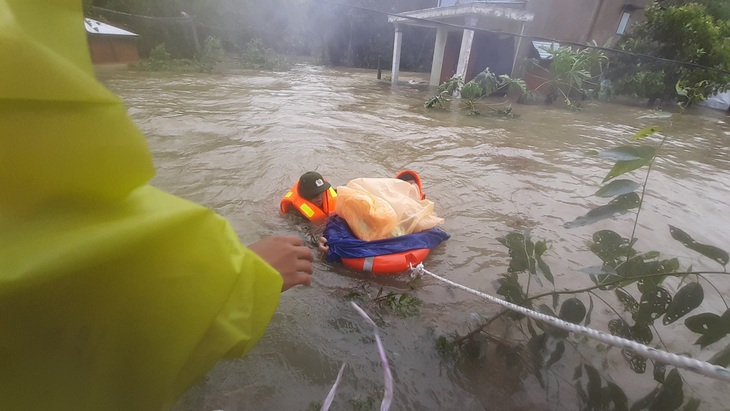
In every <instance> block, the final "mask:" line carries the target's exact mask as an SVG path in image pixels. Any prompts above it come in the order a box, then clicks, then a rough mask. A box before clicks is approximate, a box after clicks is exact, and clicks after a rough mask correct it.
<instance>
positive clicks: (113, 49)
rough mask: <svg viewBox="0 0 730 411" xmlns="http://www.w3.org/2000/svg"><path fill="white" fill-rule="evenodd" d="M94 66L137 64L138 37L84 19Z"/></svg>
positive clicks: (116, 28) (107, 25)
mask: <svg viewBox="0 0 730 411" xmlns="http://www.w3.org/2000/svg"><path fill="white" fill-rule="evenodd" d="M84 26H86V35H87V38H88V40H89V51H90V52H91V62H92V63H94V64H131V63H137V62H139V51H138V50H137V39H138V38H139V36H138V35H136V34H134V33H132V32H129V31H126V30H123V29H120V28H118V27H114V26H111V25H109V24H106V23H102V22H100V21H96V20H92V19H89V18H86V19H84Z"/></svg>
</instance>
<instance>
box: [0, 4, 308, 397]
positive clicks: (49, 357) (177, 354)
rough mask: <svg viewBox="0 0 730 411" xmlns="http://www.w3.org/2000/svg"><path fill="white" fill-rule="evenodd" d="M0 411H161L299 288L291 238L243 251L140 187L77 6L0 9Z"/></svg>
mask: <svg viewBox="0 0 730 411" xmlns="http://www.w3.org/2000/svg"><path fill="white" fill-rule="evenodd" d="M0 61H2V64H0V410H75V411H78V410H125V411H128V410H164V409H169V408H171V407H173V406H174V405H175V403H176V401H177V400H178V397H179V396H180V395H181V394H182V393H183V392H184V391H185V390H186V389H187V388H188V387H190V386H191V385H192V384H193V383H194V382H195V381H196V380H197V379H198V378H200V377H201V376H203V375H204V374H205V373H206V372H207V371H208V370H209V369H210V368H211V367H212V366H213V365H214V364H215V363H216V362H217V361H219V360H220V359H222V358H224V357H231V356H240V355H243V354H245V353H246V352H248V351H249V350H250V349H251V348H252V347H253V346H254V345H255V344H256V342H257V341H258V340H259V339H260V338H261V336H262V335H263V333H264V331H265V329H266V327H267V325H268V323H269V321H270V319H271V317H272V315H273V313H274V311H275V310H276V307H277V305H278V302H279V295H280V293H281V292H282V291H283V290H285V289H287V288H289V287H291V286H293V285H297V284H309V281H310V275H311V273H312V262H311V260H312V253H311V251H310V250H309V249H308V248H307V247H305V246H303V245H302V242H301V240H300V239H299V238H297V237H270V238H265V239H263V240H261V241H259V242H257V243H256V244H254V245H252V246H251V247H250V248H247V247H244V246H243V245H241V243H240V240H239V238H238V236H237V235H236V233H235V232H234V231H233V229H232V228H231V226H230V225H229V223H228V222H227V221H226V220H224V219H223V218H222V217H220V216H218V215H216V214H215V213H214V212H212V211H211V210H209V209H207V208H205V207H202V206H199V205H197V204H194V203H191V202H188V201H186V200H183V199H181V198H178V197H175V196H173V195H170V194H167V193H165V192H162V191H160V190H158V189H156V188H154V187H151V186H149V185H147V181H148V180H149V179H150V178H151V177H152V175H153V173H154V169H153V165H152V161H151V155H150V152H149V150H148V148H147V145H146V142H145V139H144V137H143V136H142V135H141V134H140V132H139V131H138V129H137V128H136V127H135V125H134V124H133V123H132V121H131V119H130V118H129V117H128V116H127V114H126V110H125V109H124V106H123V104H122V103H121V101H120V100H119V99H118V98H117V97H116V96H114V95H113V94H112V93H110V92H109V91H107V90H106V89H105V88H104V87H103V86H101V85H100V84H99V83H98V82H97V81H96V80H95V78H94V74H93V70H92V65H91V61H90V58H89V52H88V45H87V40H86V34H85V31H84V23H83V15H82V11H81V1H80V0H0Z"/></svg>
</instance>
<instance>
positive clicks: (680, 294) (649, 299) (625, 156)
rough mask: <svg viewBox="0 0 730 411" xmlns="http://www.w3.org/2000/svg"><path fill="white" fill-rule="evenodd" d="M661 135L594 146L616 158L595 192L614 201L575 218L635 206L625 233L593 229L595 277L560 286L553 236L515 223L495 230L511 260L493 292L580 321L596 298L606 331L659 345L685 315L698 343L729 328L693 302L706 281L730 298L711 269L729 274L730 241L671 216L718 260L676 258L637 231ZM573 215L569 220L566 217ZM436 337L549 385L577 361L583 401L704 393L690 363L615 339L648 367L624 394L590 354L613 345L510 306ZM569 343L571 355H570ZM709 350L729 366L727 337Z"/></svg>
mask: <svg viewBox="0 0 730 411" xmlns="http://www.w3.org/2000/svg"><path fill="white" fill-rule="evenodd" d="M658 132H660V129H659V128H656V127H652V128H647V129H643V130H641V131H639V132H637V133H636V134H635V135H634V136H633V137H632V140H633V141H634V142H638V141H640V140H644V139H646V138H647V137H649V136H652V135H656V133H658ZM664 140H665V137H664V138H661V140H660V141H659V142H658V143H656V144H653V145H647V144H644V145H637V144H630V145H625V146H621V147H617V148H614V149H610V150H606V151H604V152H602V153H599V156H600V157H601V158H603V159H608V160H613V161H614V164H613V167H612V168H611V170H610V171H609V172H608V173H607V174H606V177H605V178H604V179H603V181H602V184H605V185H604V186H603V187H601V188H600V189H599V190H598V191H597V192H596V193H595V195H596V196H598V197H600V198H611V197H613V199H612V200H611V201H610V202H609V204H612V203H613V204H614V206H613V207H612V208H611V209H610V211H609V212H606V211H605V210H603V211H598V212H596V210H601V207H605V206H601V207H598V208H597V209H594V210H592V211H591V212H589V213H588V214H587V215H586V216H583V217H581V218H579V219H576V221H580V225H588V224H592V223H594V222H596V221H598V220H600V219H604V218H608V217H611V216H614V215H616V214H621V213H625V212H627V211H629V210H630V209H636V216H635V218H634V223H633V229H632V230H631V232H630V234H628V235H621V234H619V233H618V232H616V231H613V230H599V231H597V232H595V233H594V234H593V238H592V242H591V243H590V245H589V248H590V251H591V252H592V253H593V254H594V255H595V256H596V257H598V259H599V260H600V261H601V263H600V264H599V265H597V266H594V267H589V268H586V269H585V270H584V271H586V272H587V273H589V276H590V279H591V280H592V281H593V284H594V285H593V286H587V287H584V288H580V289H575V288H567V289H565V288H562V287H561V286H560V285H559V284H556V279H555V277H554V275H553V273H552V272H551V270H550V267H549V266H548V264H547V263H546V261H545V259H544V256H545V255H546V253H548V252H549V250H550V242H549V241H547V240H538V241H536V240H533V239H532V238H531V236H530V233H529V232H512V233H509V234H507V235H505V236H504V237H501V238H499V242H500V243H501V244H502V245H504V246H505V247H506V248H507V249H508V253H509V257H510V262H509V267H508V268H507V273H506V274H503V275H502V276H501V278H500V279H499V280H498V289H497V294H499V295H501V296H502V297H503V298H504V299H505V300H507V301H509V302H512V303H514V304H518V305H520V306H523V307H527V308H530V309H534V310H537V311H539V312H541V313H543V314H547V315H550V316H553V317H558V318H561V319H563V320H564V321H567V322H570V323H574V324H582V325H585V326H589V325H590V324H591V316H592V313H593V312H594V310H596V309H597V308H596V304H602V305H603V306H604V307H606V309H608V310H610V312H612V313H613V316H614V318H613V319H611V320H610V321H609V322H608V331H609V332H610V333H611V334H613V335H615V336H619V337H622V338H625V339H628V340H632V341H636V342H638V343H641V344H645V345H649V346H651V347H656V348H659V349H662V350H670V349H669V348H667V347H666V345H665V342H664V340H663V338H662V334H664V335H667V334H668V333H672V332H675V330H676V327H678V326H679V325H678V324H681V323H680V320H684V323H683V326H684V328H686V329H687V330H689V331H691V332H692V333H695V334H696V335H697V336H698V338H697V340H696V341H695V344H696V345H699V346H700V348H701V349H705V348H707V347H709V346H711V345H712V344H714V343H716V342H719V341H721V340H722V339H723V338H725V336H726V335H727V334H728V333H730V309H727V310H725V311H724V312H718V313H715V312H711V311H705V312H700V313H697V309H698V308H699V307H700V306H701V304H702V302H703V301H704V295H705V287H706V286H708V285H709V287H710V289H712V290H714V291H715V292H717V293H718V297H719V298H720V299H721V300H722V301H723V303H724V305H725V307H726V308H727V307H728V302H727V301H726V300H725V296H724V295H722V294H720V293H719V291H718V288H717V287H716V286H715V285H714V284H713V281H712V277H711V276H712V275H726V274H727V271H726V267H727V264H728V262H730V257H729V256H728V253H727V251H725V250H722V249H720V248H718V247H716V246H714V245H710V244H704V243H702V242H700V241H697V240H695V239H694V238H693V237H692V235H691V234H689V233H687V232H686V231H684V230H683V229H682V228H679V227H674V226H671V225H670V226H669V227H668V230H667V231H666V232H667V234H668V235H669V236H671V237H672V238H673V239H674V240H676V241H678V242H679V243H681V244H682V245H684V246H685V247H686V248H687V249H689V250H691V251H692V252H694V253H698V254H699V255H701V256H704V257H705V258H707V259H708V260H709V261H712V262H714V263H715V264H717V266H718V268H719V270H718V271H708V270H696V269H693V268H692V267H685V268H682V267H681V266H680V263H679V260H678V259H677V258H676V257H671V256H664V253H662V252H661V251H660V250H654V249H651V248H649V249H644V250H640V249H639V246H640V242H639V239H638V238H636V237H635V231H636V226H637V225H638V222H639V216H640V213H641V210H642V206H643V204H644V201H645V197H644V193H645V188H646V185H647V184H649V180H650V174H651V168H652V165H653V164H654V162H655V161H656V160H657V158H658V154H659V153H660V151H661V147H662V145H663V144H664ZM643 167H646V176H645V178H644V181H643V183H637V182H634V181H632V180H630V179H617V177H619V176H623V175H624V174H626V173H629V172H632V171H634V170H638V169H641V168H643ZM606 183H607V184H606ZM627 199H630V200H627ZM577 224H578V223H576V222H575V221H574V222H573V223H572V224H566V227H567V228H570V227H573V226H576V225H577ZM646 246H649V247H651V244H644V247H646ZM703 284H704V286H703ZM535 289H538V290H539V291H536V290H535ZM673 289H676V291H672V290H673ZM690 314H693V315H690ZM500 318H501V319H502V320H503V321H506V322H507V324H512V325H513V326H514V327H511V331H510V332H509V333H508V335H509V336H510V337H509V338H508V337H506V336H505V334H504V332H499V333H496V332H490V330H491V327H492V326H493V324H494V323H495V321H497V320H499V319H500ZM435 343H436V349H437V351H438V352H440V353H441V354H442V356H444V358H445V359H449V360H451V361H453V360H459V361H470V362H474V361H478V360H479V359H480V358H482V357H483V356H485V355H490V354H489V353H495V354H496V355H498V356H499V358H501V359H502V361H505V362H506V366H507V367H508V368H509V369H515V370H517V371H516V372H518V373H520V370H523V371H528V372H529V373H530V374H532V375H533V376H534V377H535V378H536V379H537V380H538V382H539V383H540V384H541V385H542V386H543V387H544V388H545V390H546V391H549V390H550V389H551V387H555V386H556V385H555V384H557V385H558V386H559V384H560V378H561V377H559V376H557V374H556V375H555V377H554V378H552V379H551V378H548V377H547V376H546V374H548V375H549V374H551V373H552V371H551V367H552V366H553V365H555V364H557V363H558V362H561V361H572V362H573V366H574V367H575V371H574V374H573V377H572V381H571V383H572V385H573V386H574V388H575V392H576V397H577V399H578V400H579V402H580V409H583V410H629V409H630V410H632V411H639V410H644V409H648V410H662V411H664V410H675V409H679V408H680V407H682V406H683V405H684V408H683V409H685V410H697V409H699V408H700V405H701V404H702V400H703V398H697V397H694V396H693V395H692V394H693V393H692V388H691V386H689V387H688V386H687V383H686V381H685V377H683V375H682V373H685V372H687V371H685V370H681V369H678V368H674V367H671V366H668V365H667V364H662V363H659V362H654V361H648V360H647V359H646V358H644V357H642V356H640V355H637V354H636V353H634V352H633V351H631V350H630V349H625V348H624V349H619V350H620V354H621V356H622V357H623V359H624V360H625V363H626V365H627V366H628V367H629V368H630V369H631V370H632V371H633V372H635V373H637V374H645V373H647V371H649V376H647V380H645V383H644V384H645V385H644V386H645V387H646V388H645V389H646V393H645V396H643V397H641V398H638V399H630V398H628V396H627V395H626V393H625V392H624V390H625V388H626V387H625V386H623V383H622V382H621V381H619V380H615V379H614V378H613V377H612V368H613V365H609V364H611V363H610V362H606V361H603V362H602V364H603V365H602V366H601V367H598V365H597V364H598V363H599V361H596V360H595V359H592V358H594V357H596V356H607V355H609V352H610V351H611V350H612V349H613V347H607V346H605V345H603V344H596V343H594V342H592V341H591V340H587V339H585V337H578V336H573V337H571V336H570V335H569V333H568V332H567V331H563V330H562V329H558V328H555V327H554V326H552V325H548V324H545V323H543V322H540V321H535V320H533V319H531V318H528V317H525V316H524V315H521V314H517V313H514V312H511V311H509V310H504V311H502V312H501V313H499V314H498V315H496V316H495V317H493V318H491V319H489V320H488V321H486V322H484V323H483V324H482V325H480V326H478V327H475V328H474V329H473V330H472V331H471V332H469V333H468V334H466V335H458V334H453V335H451V336H448V337H447V336H441V337H439V338H438V339H437V340H436V342H435ZM490 347H491V349H490ZM569 350H572V351H574V352H575V353H576V355H571V356H567V354H566V353H567V352H568V351H569ZM670 351H671V350H670ZM714 351H715V354H714V355H712V356H710V357H711V358H710V359H709V362H710V363H712V364H717V365H720V366H722V367H727V366H728V364H730V345H728V346H726V347H725V348H715V350H714ZM568 357H569V358H570V359H568ZM497 361H500V360H497ZM550 381H553V382H554V383H555V384H551V383H550ZM632 388H635V387H632ZM553 389H554V388H553ZM629 404H631V406H630V407H629Z"/></svg>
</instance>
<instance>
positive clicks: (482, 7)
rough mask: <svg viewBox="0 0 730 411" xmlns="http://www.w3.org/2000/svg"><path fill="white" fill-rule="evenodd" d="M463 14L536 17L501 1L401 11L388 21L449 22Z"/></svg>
mask: <svg viewBox="0 0 730 411" xmlns="http://www.w3.org/2000/svg"><path fill="white" fill-rule="evenodd" d="M463 16H477V17H483V18H487V19H500V20H506V21H516V22H529V21H532V19H533V18H534V14H532V13H530V12H527V11H524V10H520V9H515V8H509V7H502V4H501V3H494V4H490V3H468V4H457V5H454V6H448V7H436V8H431V9H423V10H414V11H408V12H404V13H399V14H398V15H397V16H389V17H388V22H389V23H405V24H413V25H427V22H419V21H417V20H416V19H423V20H431V21H440V22H449V20H451V19H454V18H458V19H459V20H457V21H459V22H463V20H461V18H463ZM424 23H426V24H424Z"/></svg>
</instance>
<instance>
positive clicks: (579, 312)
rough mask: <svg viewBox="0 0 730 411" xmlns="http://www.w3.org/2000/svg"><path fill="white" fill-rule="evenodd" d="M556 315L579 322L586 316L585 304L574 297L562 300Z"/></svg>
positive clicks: (575, 322)
mask: <svg viewBox="0 0 730 411" xmlns="http://www.w3.org/2000/svg"><path fill="white" fill-rule="evenodd" d="M558 316H559V317H560V318H561V319H562V320H565V321H568V322H570V323H573V324H579V323H580V322H581V321H583V319H584V318H585V316H586V306H585V305H584V304H583V302H582V301H581V300H579V299H577V298H575V297H573V298H569V299H567V300H565V301H563V304H562V305H561V306H560V314H558Z"/></svg>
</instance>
